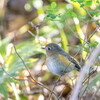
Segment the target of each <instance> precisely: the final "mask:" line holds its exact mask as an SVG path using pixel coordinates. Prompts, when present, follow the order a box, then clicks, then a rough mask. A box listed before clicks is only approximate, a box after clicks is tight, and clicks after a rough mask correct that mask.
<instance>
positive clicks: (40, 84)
mask: <svg viewBox="0 0 100 100" xmlns="http://www.w3.org/2000/svg"><path fill="white" fill-rule="evenodd" d="M15 38H16V32H15V33H14V49H15V52H16V54H17V55H18V57H19V58H20V59H21V61H22V63H23V64H24V67H25V68H26V70H27V71H28V73H29V75H30V77H31V79H32V80H33V81H34V82H35V83H37V84H38V85H39V86H42V87H44V88H46V89H47V90H48V91H50V92H51V90H50V89H49V88H48V87H46V86H45V85H43V84H42V83H40V82H38V81H37V80H35V79H34V78H33V76H32V75H31V73H30V71H29V70H28V68H27V66H26V64H25V62H24V60H23V59H22V57H21V56H20V55H19V54H18V52H17V50H16V47H15ZM32 80H31V81H32ZM52 93H53V94H54V95H55V96H56V97H57V95H56V94H55V93H54V92H52ZM57 100H59V98H58V97H57Z"/></svg>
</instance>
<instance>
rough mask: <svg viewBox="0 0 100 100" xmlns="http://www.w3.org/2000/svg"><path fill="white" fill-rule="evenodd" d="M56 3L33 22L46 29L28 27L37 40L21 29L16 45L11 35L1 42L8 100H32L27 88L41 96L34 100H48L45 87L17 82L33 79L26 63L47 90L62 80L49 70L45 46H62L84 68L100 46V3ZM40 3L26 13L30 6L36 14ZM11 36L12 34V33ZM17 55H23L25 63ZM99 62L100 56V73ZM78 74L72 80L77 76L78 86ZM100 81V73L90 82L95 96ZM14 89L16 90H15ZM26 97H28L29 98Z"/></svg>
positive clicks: (0, 76)
mask: <svg viewBox="0 0 100 100" xmlns="http://www.w3.org/2000/svg"><path fill="white" fill-rule="evenodd" d="M40 1H41V0H40ZM49 1H52V0H49ZM54 1H55V0H53V2H50V4H48V5H47V4H46V5H42V7H39V8H37V12H38V17H37V18H36V19H34V20H35V21H34V20H33V21H32V22H33V23H36V24H37V23H39V24H38V25H40V26H41V24H40V23H42V22H43V23H44V22H45V24H43V26H41V27H40V28H38V27H37V26H38V25H37V26H35V29H34V27H33V26H30V25H29V24H28V25H29V29H28V30H27V31H31V32H32V34H31V35H32V36H34V37H32V36H31V35H29V32H24V33H23V31H24V30H23V31H20V30H21V28H22V27H21V28H20V29H18V30H17V31H18V32H17V35H18V36H17V38H16V40H15V43H14V42H12V40H14V39H15V37H13V39H12V37H10V36H9V35H8V36H6V37H5V38H4V39H1V40H0V66H1V67H0V93H1V94H2V95H3V96H4V98H5V100H8V98H12V99H16V100H20V99H21V100H22V99H23V100H24V99H25V100H28V96H29V95H28V92H27V93H26V92H25V90H27V88H28V89H29V93H30V91H32V92H37V93H33V94H32V95H34V97H33V98H34V100H39V97H41V98H42V97H43V96H44V97H45V98H46V97H47V98H48V95H49V93H48V92H46V93H45V90H43V89H44V87H42V88H43V89H42V90H41V88H40V87H38V86H37V84H35V83H31V82H29V81H27V82H26V81H25V82H26V83H25V82H20V81H18V80H14V79H13V77H17V78H18V79H24V78H29V77H30V75H29V74H28V75H26V73H27V70H26V67H25V65H24V63H23V61H24V62H25V64H26V66H27V68H28V69H29V70H30V71H31V72H32V75H33V76H34V78H35V79H36V80H37V81H41V82H42V83H44V84H46V85H47V87H49V85H48V84H50V86H51V87H52V83H53V82H55V80H56V79H57V78H58V77H57V76H55V75H52V74H51V73H49V72H48V70H47V69H46V67H45V54H44V51H43V50H42V49H41V45H44V44H47V43H49V42H56V43H60V44H61V47H62V48H63V49H64V50H65V51H67V52H68V53H70V54H71V55H72V56H73V57H75V58H76V59H77V60H78V61H79V62H80V64H81V65H82V66H83V65H84V64H85V62H87V60H88V57H89V56H90V54H91V52H92V51H93V50H94V48H96V47H97V45H98V44H99V43H100V33H99V32H98V25H99V21H100V19H99V15H100V11H99V10H100V1H99V0H95V1H93V0H71V1H70V2H68V3H65V2H61V3H59V2H54ZM36 2H37V0H28V2H27V5H28V6H27V5H26V6H25V9H26V8H27V7H29V6H30V9H31V10H32V7H33V6H34V4H36ZM42 2H43V1H42ZM44 2H45V0H44ZM44 2H43V3H44ZM35 6H36V5H35ZM27 9H28V8H27ZM27 9H26V10H27ZM44 12H45V13H44ZM43 15H44V16H45V17H44V19H43V20H41V17H42V16H43ZM39 16H40V17H39ZM39 18H40V19H39ZM23 27H25V26H23ZM31 28H32V29H33V30H32V29H31ZM37 28H38V29H37ZM38 31H39V32H38ZM13 33H14V32H13ZM8 34H11V33H9V32H8ZM25 34H27V38H25ZM19 37H22V38H21V39H22V40H21V39H19ZM24 38H25V39H24ZM17 39H19V40H20V41H19V42H18V41H17ZM13 43H14V44H13ZM16 50H17V51H16ZM17 53H18V54H19V55H20V57H21V58H22V59H23V61H22V60H21V58H20V57H19V56H18V54H17ZM76 54H77V55H76ZM75 55H76V56H75ZM99 62H100V55H99V56H98V58H97V59H96V63H95V64H94V65H93V66H95V67H97V66H98V69H99V67H100V63H99ZM42 67H43V68H42ZM41 69H42V70H43V72H41ZM4 70H5V71H6V72H5V71H4ZM38 73H40V74H38ZM37 74H38V75H37ZM76 74H77V73H74V72H73V73H71V75H70V76H71V78H73V77H72V76H75V77H74V78H75V79H72V80H73V81H75V82H76ZM35 75H37V76H35ZM99 77H100V74H98V73H97V74H96V75H95V76H94V77H91V79H92V80H90V82H89V85H88V86H91V88H94V87H95V89H93V92H95V91H96V89H97V86H99V85H97V84H99V83H100V80H99ZM66 80H67V82H69V84H71V86H72V85H73V82H72V80H71V79H70V78H68V77H67V78H66ZM23 84H25V85H27V84H28V86H24V85H23ZM61 85H62V84H61ZM64 85H65V84H64ZM86 85H87V83H86V84H83V88H85V87H86ZM14 86H15V90H14V88H13V87H14ZM59 86H60V85H59ZM65 86H66V85H65ZM58 88H59V87H58ZM61 88H62V86H61ZM18 89H19V90H18ZM37 90H40V91H37ZM67 90H68V88H67ZM67 90H66V91H67ZM70 90H71V89H70ZM22 91H24V92H22ZM41 91H42V92H41ZM83 91H84V90H83ZM83 91H82V93H83ZM43 92H44V94H47V96H46V95H44V94H43ZM56 92H57V93H58V94H60V93H62V92H61V91H60V93H59V91H58V90H56ZM64 92H65V91H64ZM25 93H26V94H27V95H28V96H26V94H25ZM10 94H11V95H10ZM30 94H31V93H30ZM36 94H38V95H36ZM61 98H66V97H64V96H63V93H62V96H61ZM83 100H84V99H83Z"/></svg>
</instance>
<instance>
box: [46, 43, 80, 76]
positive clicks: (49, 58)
mask: <svg viewBox="0 0 100 100" xmlns="http://www.w3.org/2000/svg"><path fill="white" fill-rule="evenodd" d="M45 50H46V65H47V67H48V69H49V70H50V71H51V72H52V73H53V74H56V75H59V76H62V75H65V74H67V73H69V72H71V71H73V70H78V71H79V70H80V69H81V67H80V65H79V63H78V62H77V61H76V60H75V59H74V58H73V57H72V56H70V55H69V54H68V53H66V52H65V51H64V50H63V49H62V48H61V47H60V46H59V45H57V44H56V43H50V44H48V45H46V47H45Z"/></svg>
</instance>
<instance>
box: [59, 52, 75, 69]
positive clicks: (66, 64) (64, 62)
mask: <svg viewBox="0 0 100 100" xmlns="http://www.w3.org/2000/svg"><path fill="white" fill-rule="evenodd" d="M58 59H59V61H61V62H63V64H64V65H65V66H69V67H73V66H75V64H74V63H72V62H71V61H70V60H69V59H68V58H67V57H65V56H63V55H61V54H59V55H58Z"/></svg>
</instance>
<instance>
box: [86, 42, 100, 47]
mask: <svg viewBox="0 0 100 100" xmlns="http://www.w3.org/2000/svg"><path fill="white" fill-rule="evenodd" d="M98 44H99V43H98V42H97V41H95V42H94V43H87V45H88V47H95V46H97V45H98Z"/></svg>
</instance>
